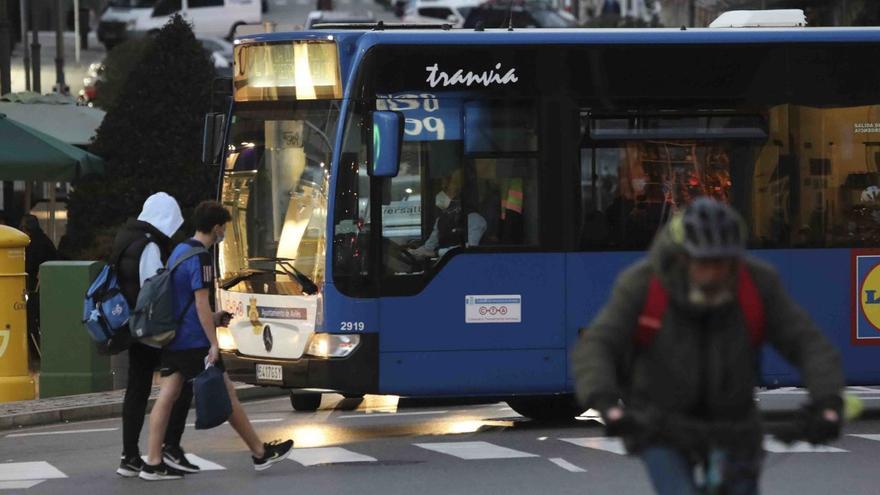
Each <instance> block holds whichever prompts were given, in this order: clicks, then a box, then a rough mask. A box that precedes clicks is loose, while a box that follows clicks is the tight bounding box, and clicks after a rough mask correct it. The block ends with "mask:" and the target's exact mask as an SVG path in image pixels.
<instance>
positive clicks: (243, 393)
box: [0, 385, 289, 431]
mask: <svg viewBox="0 0 880 495" xmlns="http://www.w3.org/2000/svg"><path fill="white" fill-rule="evenodd" d="M236 393H237V395H238V399H239V400H240V401H242V402H247V401H251V400H257V399H265V398H272V397H281V396H284V395H287V394H288V393H289V392H288V391H287V390H285V389H282V388H277V387H259V386H254V385H244V386H241V387H239V388H236ZM155 402H156V398H155V397H151V398H150V400H149V402H148V403H147V412H148V413H149V412H150V410H152V409H153V404H154V403H155ZM121 416H122V400H119V401H114V402H112V403H109V404H97V405H93V406H82V407H69V408H64V409H55V410H50V411H39V412H34V413H20V414H10V415H6V416H0V431H2V430H11V429H14V428H23V427H27V426H41V425H49V424H54V423H69V422H75V421H88V420H94V419H106V418H115V417H121Z"/></svg>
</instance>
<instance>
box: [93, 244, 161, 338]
mask: <svg viewBox="0 0 880 495" xmlns="http://www.w3.org/2000/svg"><path fill="white" fill-rule="evenodd" d="M149 242H150V238H149V237H144V238H141V239H137V240H135V241H134V242H132V243H131V244H129V245H128V246H125V247H124V248H123V249H122V250H121V251H119V252H118V253H114V254H113V255H112V256H111V257H110V261H109V262H108V263H107V264H106V265H105V266H104V268H103V269H102V270H101V273H99V274H98V277H97V278H95V281H94V282H92V285H90V286H89V289H88V291H86V295H85V298H84V299H83V325H85V327H86V330H88V332H89V336H91V338H92V340H94V341H95V342H96V343H97V344H98V346H99V349H104V350H106V351H109V352H111V353H113V352H119V351H122V350H125V348H127V347H128V344H130V340H131V339H129V338H128V335H129V332H128V320H129V317H130V316H131V308H130V307H129V304H128V301H127V300H126V299H125V295H124V294H123V293H122V287H121V286H120V284H119V277H118V273H117V267H118V266H119V261H120V260H121V259H122V255H123V254H124V253H125V252H126V251H127V250H128V249H129V248H131V247H133V246H135V245H139V247H141V248H143V247H146V245H147V244H149ZM113 341H121V342H119V343H116V342H113ZM111 342H113V344H115V345H113V344H111Z"/></svg>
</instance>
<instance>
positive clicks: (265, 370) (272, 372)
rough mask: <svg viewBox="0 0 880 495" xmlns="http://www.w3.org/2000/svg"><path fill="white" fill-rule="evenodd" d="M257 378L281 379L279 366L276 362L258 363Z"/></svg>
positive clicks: (275, 380) (274, 380) (277, 380)
mask: <svg viewBox="0 0 880 495" xmlns="http://www.w3.org/2000/svg"><path fill="white" fill-rule="evenodd" d="M257 380H269V381H273V382H280V381H281V366H278V365H276V364H258V365H257Z"/></svg>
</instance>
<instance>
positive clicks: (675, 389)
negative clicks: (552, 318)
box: [572, 198, 844, 495]
mask: <svg viewBox="0 0 880 495" xmlns="http://www.w3.org/2000/svg"><path fill="white" fill-rule="evenodd" d="M746 232H747V230H746V227H745V223H744V221H743V220H742V218H741V217H740V215H739V214H738V213H737V212H736V211H735V210H733V209H732V208H731V207H729V206H727V205H725V204H723V203H720V202H718V201H716V200H713V199H710V198H698V199H697V200H695V201H694V202H693V203H692V204H691V205H689V206H688V207H687V208H686V209H685V211H684V212H683V213H682V214H678V215H675V216H674V217H673V218H672V219H671V220H670V221H669V223H667V225H666V226H664V227H663V228H662V229H661V230H660V231H659V232H658V234H657V235H656V237H655V239H654V242H653V245H652V247H651V250H650V252H649V254H648V256H647V259H644V260H642V261H639V262H637V263H635V264H634V265H633V266H631V267H630V268H628V269H627V270H626V271H624V272H623V273H622V274H621V275H620V276H619V278H618V280H617V282H616V284H615V286H614V289H613V291H612V293H611V299H610V300H609V301H608V303H607V304H606V305H605V307H604V308H603V309H602V310H601V311H600V312H599V314H598V316H596V318H595V320H593V322H592V323H591V324H590V326H589V328H588V329H587V330H585V331H584V332H583V334H582V337H581V338H580V340H579V342H578V343H577V345H576V346H575V349H574V351H573V356H572V361H573V367H574V376H575V380H576V392H577V396H578V399H579V400H580V401H581V402H582V403H583V405H585V406H586V407H590V408H593V409H595V410H597V411H599V413H600V414H601V415H602V418H603V420H604V422H605V427H606V433H607V434H608V435H612V436H621V437H623V440H624V444H625V445H626V447H627V450H628V452H630V453H632V454H638V455H639V456H640V457H641V458H642V460H643V462H644V464H645V467H646V469H647V472H648V475H649V477H650V479H651V482H652V484H653V486H654V489H655V490H656V492H657V493H659V494H675V495H687V494H690V493H697V483H696V481H695V479H694V474H695V469H694V467H695V465H696V464H697V463H698V462H699V463H701V464H703V463H705V465H706V467H707V472H708V471H712V472H720V477H721V482H720V483H721V485H722V488H721V493H728V494H755V493H758V478H759V474H760V468H761V460H762V457H763V450H762V438H763V435H762V433H761V425H760V422H759V419H758V413H757V410H756V406H755V400H754V389H755V387H756V386H757V385H758V381H759V376H760V374H759V369H758V360H759V354H760V344H761V343H762V342H764V341H766V342H768V343H770V344H771V345H772V346H773V347H774V348H775V349H776V350H778V351H779V352H780V353H781V354H782V355H783V356H784V357H785V358H786V359H787V360H788V361H789V362H791V363H792V364H793V365H795V366H796V367H797V368H799V370H800V372H801V375H802V377H803V380H804V383H805V385H806V387H807V389H808V390H809V393H810V399H811V407H810V408H809V410H810V411H811V413H810V419H809V421H807V427H806V428H805V434H806V437H807V440H809V441H810V442H813V443H825V442H828V441H831V440H833V439H835V438H837V437H838V436H839V434H840V425H841V414H842V407H843V399H842V392H843V387H844V380H843V372H842V370H841V365H840V358H839V356H838V353H837V351H836V350H835V349H834V347H833V346H832V345H831V343H830V342H829V341H828V340H827V339H826V338H825V337H824V336H823V335H822V333H821V332H820V331H819V329H818V328H817V327H816V325H815V324H814V323H813V322H812V321H811V320H810V318H809V317H808V316H807V314H806V313H805V312H804V310H803V309H801V308H800V307H799V306H798V305H797V304H795V302H794V301H792V299H791V298H789V296H788V295H787V294H786V292H785V289H784V288H783V286H782V283H781V282H780V280H779V277H778V275H777V274H776V273H775V271H774V270H773V269H772V268H771V267H769V266H768V265H766V264H765V263H762V262H760V261H758V260H755V259H753V258H751V257H749V256H747V255H746V253H745V243H746V236H747V234H746ZM674 420H675V421H688V422H693V424H702V425H712V424H715V425H732V424H736V425H737V429H736V431H735V432H733V431H731V433H732V434H730V435H727V436H726V437H727V438H726V439H721V438H719V439H718V441H713V442H712V444H711V445H704V444H702V443H701V445H694V442H693V440H695V439H694V438H693V437H689V436H688V435H682V434H680V433H681V432H680V431H678V432H677V431H676V429H675V428H671V427H669V426H670V425H672V424H678V423H675V422H674ZM710 464H711V466H709V465H710Z"/></svg>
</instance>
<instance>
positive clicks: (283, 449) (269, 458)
mask: <svg viewBox="0 0 880 495" xmlns="http://www.w3.org/2000/svg"><path fill="white" fill-rule="evenodd" d="M263 449H265V450H266V452H265V453H264V454H263V457H260V458H256V457H253V456H251V459H253V460H254V469H256V470H257V471H263V470H264V469H269V468H270V467H272V464H275V463H276V462H278V461H283V460H284V459H287V456H289V455H290V451H291V450H292V449H293V440H288V441H286V442H279V441H278V440H275V441H273V442H269V443H264V444H263Z"/></svg>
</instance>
